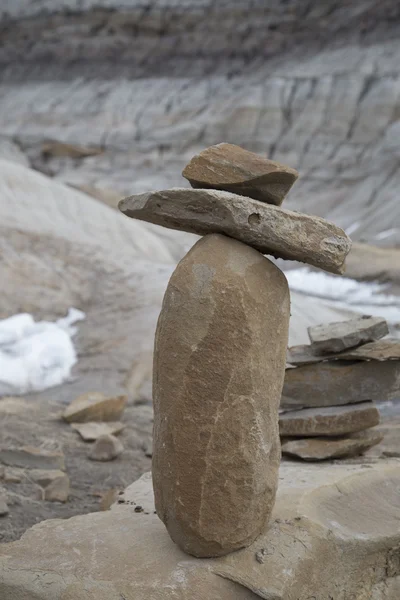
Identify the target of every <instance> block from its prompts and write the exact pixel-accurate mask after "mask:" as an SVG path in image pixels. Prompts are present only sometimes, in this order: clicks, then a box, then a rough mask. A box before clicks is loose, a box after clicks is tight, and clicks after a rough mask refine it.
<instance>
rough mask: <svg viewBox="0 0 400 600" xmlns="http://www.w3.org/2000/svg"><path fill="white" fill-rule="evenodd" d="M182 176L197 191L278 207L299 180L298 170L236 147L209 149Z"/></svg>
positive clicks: (198, 155)
mask: <svg viewBox="0 0 400 600" xmlns="http://www.w3.org/2000/svg"><path fill="white" fill-rule="evenodd" d="M182 175H183V176H184V177H185V178H186V179H187V180H188V181H189V182H190V185H191V186H192V187H193V188H212V189H214V190H225V191H227V192H233V193H234V194H239V195H240V196H247V197H249V198H254V199H255V200H260V201H261V202H267V203H268V204H275V205H276V206H280V205H281V204H282V202H283V200H284V198H285V196H286V195H287V193H288V192H289V190H290V188H291V187H292V185H293V184H294V182H295V181H296V179H297V178H298V176H299V174H298V172H297V171H296V170H295V169H291V168H290V167H286V166H285V165H282V164H280V163H278V162H274V161H272V160H268V159H267V158H264V157H263V156H259V155H258V154H254V152H249V151H248V150H244V149H243V148H240V146H235V145H234V144H217V145H216V146H210V147H209V148H206V149H205V150H203V152H200V154H197V155H196V156H194V157H193V158H192V160H191V161H190V162H189V164H188V165H187V166H186V167H185V169H184V170H183V173H182Z"/></svg>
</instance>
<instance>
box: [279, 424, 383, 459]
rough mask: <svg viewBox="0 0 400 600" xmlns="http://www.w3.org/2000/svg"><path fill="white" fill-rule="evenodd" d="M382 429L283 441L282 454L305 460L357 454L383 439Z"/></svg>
mask: <svg viewBox="0 0 400 600" xmlns="http://www.w3.org/2000/svg"><path fill="white" fill-rule="evenodd" d="M383 437H384V436H383V433H381V432H380V431H374V430H367V431H358V432H357V433H353V434H351V435H348V436H341V437H337V438H332V437H315V438H304V439H301V440H284V441H282V454H284V455H287V456H296V457H297V458H302V459H303V460H309V461H318V460H328V459H334V458H344V457H350V456H356V455H358V454H361V453H362V452H365V451H366V450H368V449H369V448H372V447H373V446H376V445H377V444H379V443H380V442H381V441H382V440H383Z"/></svg>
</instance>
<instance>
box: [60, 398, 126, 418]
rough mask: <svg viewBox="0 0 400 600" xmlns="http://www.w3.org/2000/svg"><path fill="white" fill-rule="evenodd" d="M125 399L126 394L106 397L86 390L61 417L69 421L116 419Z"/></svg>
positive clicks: (122, 408) (121, 411)
mask: <svg viewBox="0 0 400 600" xmlns="http://www.w3.org/2000/svg"><path fill="white" fill-rule="evenodd" d="M127 400H128V398H127V396H115V397H107V396H105V395H104V394H102V393H101V392H88V393H87V394H82V396H78V397H77V398H75V400H73V401H72V402H71V404H70V405H69V406H68V407H67V408H66V409H65V411H64V414H63V418H64V419H65V420H66V421H68V422H69V423H85V422H89V421H117V420H118V419H119V418H120V416H121V415H122V413H123V412H124V409H125V406H126V403H127Z"/></svg>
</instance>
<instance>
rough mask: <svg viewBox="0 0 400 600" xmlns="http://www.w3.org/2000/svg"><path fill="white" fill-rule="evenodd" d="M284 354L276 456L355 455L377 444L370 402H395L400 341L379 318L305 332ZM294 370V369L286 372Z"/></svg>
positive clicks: (398, 386)
mask: <svg viewBox="0 0 400 600" xmlns="http://www.w3.org/2000/svg"><path fill="white" fill-rule="evenodd" d="M308 333H309V337H310V341H311V344H309V345H304V346H294V347H292V348H290V349H289V351H288V356H287V362H288V363H289V364H290V365H291V367H289V368H288V369H287V370H286V374H285V383H284V387H283V393H282V402H281V408H282V409H283V410H284V411H285V412H283V414H281V415H280V421H279V429H280V435H281V438H282V452H283V453H284V454H287V455H289V456H296V457H299V458H302V459H304V460H324V459H329V458H341V457H347V456H353V455H356V454H361V453H362V452H364V451H365V450H367V449H369V448H371V447H372V446H374V445H376V444H378V443H379V442H380V441H382V435H381V434H380V433H379V432H377V431H375V430H374V429H372V428H373V427H374V426H375V425H377V424H378V423H379V412H378V409H377V408H376V406H375V404H374V401H378V400H379V401H385V400H390V399H392V398H395V397H398V395H399V392H400V342H399V341H397V340H390V339H381V338H383V337H384V336H386V335H387V334H388V326H387V323H386V321H385V320H384V319H382V318H379V317H370V316H362V317H358V318H355V319H350V320H349V321H342V322H338V323H329V324H327V325H318V326H317V327H310V328H309V330H308ZM292 367H295V368H292Z"/></svg>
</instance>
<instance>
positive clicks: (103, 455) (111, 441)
mask: <svg viewBox="0 0 400 600" xmlns="http://www.w3.org/2000/svg"><path fill="white" fill-rule="evenodd" d="M123 450H124V447H123V445H122V443H121V442H120V440H119V439H118V438H116V437H115V436H113V435H110V434H106V435H102V436H100V437H99V439H98V440H97V441H96V442H95V443H94V446H93V447H92V450H91V452H90V454H89V458H91V459H92V460H99V461H108V460H114V458H117V456H119V455H120V454H122V452H123Z"/></svg>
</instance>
